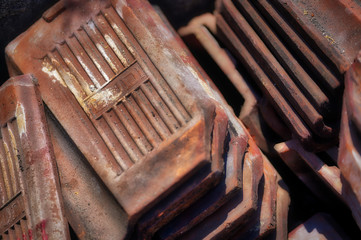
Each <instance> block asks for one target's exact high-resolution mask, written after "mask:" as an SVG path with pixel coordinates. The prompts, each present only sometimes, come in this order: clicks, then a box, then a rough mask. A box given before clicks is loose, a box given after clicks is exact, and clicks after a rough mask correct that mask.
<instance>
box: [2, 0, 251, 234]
mask: <svg viewBox="0 0 361 240" xmlns="http://www.w3.org/2000/svg"><path fill="white" fill-rule="evenodd" d="M6 54H7V58H8V64H9V65H8V67H9V70H10V72H11V73H12V74H16V73H19V72H22V73H29V72H32V73H33V74H34V75H35V76H36V77H37V78H38V79H39V90H40V93H41V96H42V98H43V100H44V102H45V104H46V105H47V107H48V108H49V110H50V112H51V113H52V114H53V116H54V117H55V119H56V120H57V121H58V122H59V124H60V125H61V127H62V128H63V129H64V130H65V131H66V133H67V134H68V135H69V137H70V139H71V140H72V141H73V142H74V144H75V146H76V147H77V148H78V149H79V150H80V152H81V153H82V154H83V155H84V157H85V159H86V161H87V162H88V163H89V164H90V165H91V167H92V168H93V169H94V171H95V172H96V174H97V175H98V176H99V178H100V179H101V180H102V181H103V182H104V184H105V185H106V187H107V188H108V189H109V190H110V192H111V193H112V195H113V196H114V197H115V199H116V200H117V202H118V203H119V204H120V206H121V208H122V209H124V211H125V213H126V214H127V222H126V223H125V224H127V226H128V228H129V231H131V230H132V227H133V226H134V224H135V223H136V221H137V220H139V219H140V217H141V216H142V215H144V214H145V213H147V212H148V211H150V213H149V214H150V215H147V216H151V217H150V218H149V219H151V221H150V223H151V225H152V227H149V225H147V224H148V223H147V224H146V225H145V226H147V228H148V229H149V232H152V231H155V230H157V229H158V228H159V227H160V226H162V224H163V223H164V222H165V221H169V220H170V218H172V217H173V216H175V215H176V214H178V211H181V210H182V209H184V208H186V207H188V205H189V204H190V203H191V202H192V201H191V200H190V199H193V201H194V200H195V199H197V198H200V197H201V196H202V195H203V194H205V192H206V190H207V189H209V188H210V187H211V186H214V185H216V184H217V183H218V182H219V180H220V179H221V178H222V174H223V172H222V171H223V159H222V158H221V156H222V154H223V151H224V142H225V141H224V139H225V130H224V129H226V127H227V125H228V117H229V114H228V113H227V115H226V114H225V112H226V110H225V109H226V108H225V107H222V106H221V104H220V102H219V100H218V99H216V98H215V97H214V96H213V94H212V91H213V90H212V88H211V87H210V86H209V84H208V82H207V81H208V80H207V79H205V77H203V76H202V75H201V74H200V72H199V70H198V69H197V68H196V66H195V64H194V62H192V60H191V57H190V56H189V55H188V53H187V52H185V51H184V49H183V45H182V43H180V40H179V39H178V38H177V37H176V36H174V35H172V33H171V31H170V30H169V29H167V27H166V25H165V24H164V23H163V22H162V21H161V19H160V18H159V16H158V15H157V14H156V13H155V12H154V10H153V9H152V8H151V6H150V4H149V3H148V2H145V1H139V0H132V1H124V0H117V1H100V0H96V1H87V2H85V3H82V4H81V6H79V5H76V4H75V5H73V6H72V8H66V6H65V9H63V8H62V7H61V6H60V7H59V6H58V5H56V6H54V9H50V10H49V11H48V12H47V13H46V14H45V16H44V17H43V18H42V19H40V20H39V21H38V22H36V23H35V24H34V25H33V26H32V27H31V28H29V29H28V30H27V31H26V32H25V33H24V34H22V35H20V36H19V37H18V38H17V39H15V40H14V41H13V42H12V43H10V44H9V45H8V47H7V50H6ZM227 111H228V110H227ZM219 116H221V117H220V119H218V117H219ZM217 131H218V133H217ZM217 134H218V135H219V136H218V137H217V136H216V135H217ZM246 138H247V137H245V139H246ZM244 141H246V140H244ZM10 173H11V172H9V174H10ZM202 173H204V175H201V174H202ZM196 178H198V180H196V181H198V182H197V185H198V188H194V189H189V187H188V189H187V181H188V180H190V179H196ZM182 189H183V190H182ZM198 189H204V190H203V191H198ZM9 191H10V190H9ZM85 192H86V191H85ZM173 196H177V197H176V198H175V199H173V200H172V197H173ZM183 199H188V200H189V202H188V201H183ZM162 200H164V201H166V202H167V201H168V202H167V204H169V205H164V206H162V207H159V208H158V207H157V206H159V205H157V204H158V203H159V202H160V201H162ZM174 206H175V207H174ZM152 207H154V208H152ZM173 207H174V208H173ZM162 208H166V209H165V211H166V212H164V211H163V210H162ZM157 211H160V212H164V214H163V217H162V218H159V219H154V216H156V215H152V214H153V213H157ZM153 220H154V221H153ZM75 230H76V231H77V233H78V234H79V232H81V231H78V230H77V229H75ZM151 234H152V233H151Z"/></svg>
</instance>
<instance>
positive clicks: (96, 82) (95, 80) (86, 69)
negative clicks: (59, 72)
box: [65, 58, 101, 88]
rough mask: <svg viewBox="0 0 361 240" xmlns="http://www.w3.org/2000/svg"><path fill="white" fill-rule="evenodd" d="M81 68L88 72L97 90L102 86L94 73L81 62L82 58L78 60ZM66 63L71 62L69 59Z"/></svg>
mask: <svg viewBox="0 0 361 240" xmlns="http://www.w3.org/2000/svg"><path fill="white" fill-rule="evenodd" d="M78 60H79V62H80V64H81V66H82V67H83V68H84V70H85V71H86V73H87V74H88V76H89V78H90V80H92V82H93V83H94V84H95V86H96V87H97V88H100V87H101V85H100V83H99V82H98V81H97V79H96V78H95V77H94V75H93V74H92V72H91V71H90V69H89V68H88V66H87V65H86V64H85V63H84V62H83V61H82V60H81V58H78ZM65 61H69V60H68V59H65Z"/></svg>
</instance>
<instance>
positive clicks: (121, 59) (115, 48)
mask: <svg viewBox="0 0 361 240" xmlns="http://www.w3.org/2000/svg"><path fill="white" fill-rule="evenodd" d="M104 38H105V40H106V41H107V43H108V44H109V46H110V47H111V48H112V49H113V51H114V52H115V54H116V55H117V57H118V58H119V59H120V61H121V62H122V64H123V65H124V66H127V65H128V64H129V63H128V61H127V59H126V58H125V57H124V56H123V54H122V53H121V52H120V51H119V48H118V47H117V45H116V44H115V42H114V41H113V39H112V38H111V37H110V36H109V35H108V34H105V35H104Z"/></svg>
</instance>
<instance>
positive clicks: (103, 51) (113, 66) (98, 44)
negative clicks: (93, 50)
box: [96, 43, 118, 72]
mask: <svg viewBox="0 0 361 240" xmlns="http://www.w3.org/2000/svg"><path fill="white" fill-rule="evenodd" d="M96 46H97V48H98V50H99V52H100V53H101V54H102V55H103V57H104V58H105V60H106V61H107V62H108V63H109V65H110V67H111V68H112V70H113V71H114V72H118V69H117V67H116V66H115V65H114V63H113V62H112V60H111V59H110V58H109V56H108V54H107V53H106V52H105V49H104V48H103V46H102V45H101V44H100V43H97V44H96Z"/></svg>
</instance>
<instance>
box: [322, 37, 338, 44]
mask: <svg viewBox="0 0 361 240" xmlns="http://www.w3.org/2000/svg"><path fill="white" fill-rule="evenodd" d="M325 38H326V39H327V40H328V41H329V42H330V43H331V44H335V43H336V41H335V40H334V39H333V38H332V37H331V36H329V35H325Z"/></svg>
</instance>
